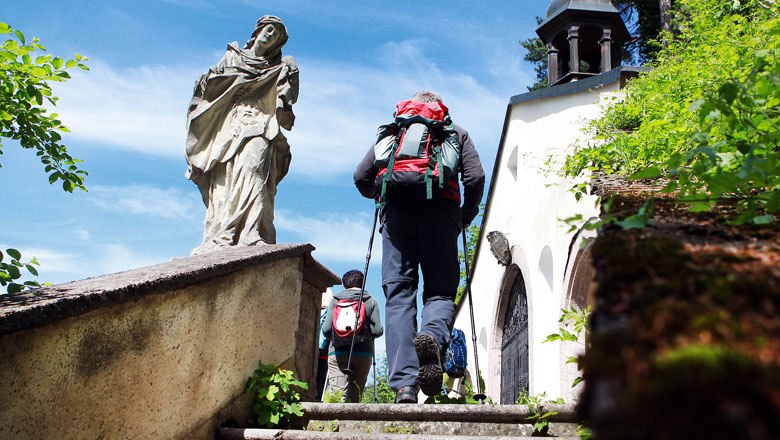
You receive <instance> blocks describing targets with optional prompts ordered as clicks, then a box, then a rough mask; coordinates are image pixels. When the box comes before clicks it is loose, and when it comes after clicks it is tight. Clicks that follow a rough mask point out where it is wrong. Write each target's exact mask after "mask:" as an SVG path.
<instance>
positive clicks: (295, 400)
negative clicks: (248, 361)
mask: <svg viewBox="0 0 780 440" xmlns="http://www.w3.org/2000/svg"><path fill="white" fill-rule="evenodd" d="M308 388H309V385H308V384H307V383H305V382H301V381H299V380H297V379H295V377H294V375H293V372H292V371H290V370H284V369H277V368H276V367H275V366H274V365H270V364H263V363H262V362H261V363H260V364H259V366H258V368H257V369H256V370H255V372H254V373H253V374H252V376H251V377H250V378H249V379H248V380H247V382H246V392H247V394H248V395H249V398H250V400H252V410H253V411H254V414H255V421H256V422H257V424H258V425H259V426H266V427H269V428H270V427H274V426H277V425H280V424H282V423H283V422H285V421H289V420H290V419H291V418H292V417H294V416H297V417H300V416H302V415H303V407H302V406H301V404H300V400H301V394H300V392H299V391H298V390H306V389H308Z"/></svg>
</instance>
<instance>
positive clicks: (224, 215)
mask: <svg viewBox="0 0 780 440" xmlns="http://www.w3.org/2000/svg"><path fill="white" fill-rule="evenodd" d="M285 42H287V29H286V28H285V26H284V24H282V21H281V20H280V19H279V18H277V17H273V16H265V17H263V18H261V19H260V20H259V21H258V22H257V26H256V27H255V30H254V32H252V37H251V38H250V39H249V41H247V43H246V45H245V46H244V48H243V49H239V47H238V44H237V43H236V42H233V43H230V44H229V45H228V46H227V52H226V53H225V56H223V57H222V59H221V60H220V61H219V63H218V64H217V65H216V66H215V67H212V68H210V69H209V71H208V72H206V73H205V74H204V75H203V76H201V77H200V79H199V80H198V82H197V83H196V85H195V91H194V92H193V96H192V101H191V102H190V106H189V110H188V114H187V146H186V156H187V165H188V169H187V173H186V174H185V176H186V177H187V178H188V179H190V180H192V181H193V182H194V183H195V184H196V185H197V186H198V189H199V190H200V193H201V196H202V197H203V203H205V204H206V208H207V211H206V219H205V220H204V232H203V243H202V244H201V245H200V246H198V247H197V248H195V249H194V250H193V251H192V254H193V255H194V254H201V253H205V252H209V251H212V250H216V249H218V248H221V247H225V246H236V245H240V246H252V245H258V244H264V243H269V244H270V243H276V229H275V228H274V225H273V220H274V198H275V196H276V186H277V185H278V184H279V182H280V181H281V180H282V178H283V177H284V176H285V175H286V174H287V171H288V169H289V167H290V160H291V158H292V155H291V154H290V145H289V144H288V143H287V138H286V137H285V136H284V134H282V132H281V130H280V129H279V127H282V128H284V129H286V130H290V129H292V126H293V123H294V121H295V115H294V114H293V111H292V105H293V104H295V102H296V101H297V100H298V67H297V66H296V64H295V60H294V59H293V58H292V57H290V56H287V57H284V59H282V50H281V49H282V46H283V45H284V43H285Z"/></svg>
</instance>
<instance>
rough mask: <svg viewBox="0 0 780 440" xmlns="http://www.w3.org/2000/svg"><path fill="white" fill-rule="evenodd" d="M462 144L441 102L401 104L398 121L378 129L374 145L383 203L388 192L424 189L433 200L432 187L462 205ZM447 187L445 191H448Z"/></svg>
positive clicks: (426, 194) (410, 101) (397, 107)
mask: <svg viewBox="0 0 780 440" xmlns="http://www.w3.org/2000/svg"><path fill="white" fill-rule="evenodd" d="M460 153H461V145H460V139H459V137H458V134H457V132H456V131H455V128H454V124H453V123H452V120H451V119H450V116H449V109H447V107H446V106H445V105H444V104H442V103H441V102H428V103H423V102H419V101H415V100H407V101H401V102H399V103H398V105H397V106H396V112H395V120H394V121H393V122H392V123H391V124H387V125H383V126H381V127H379V131H378V133H377V142H376V144H374V157H375V160H374V164H375V165H376V166H377V167H378V168H379V173H378V174H377V180H376V181H377V186H381V190H380V200H381V201H382V202H384V201H386V194H387V191H388V188H389V189H391V190H392V189H395V188H400V187H405V188H412V187H419V188H421V189H422V188H424V190H425V198H426V199H432V198H433V187H434V184H436V185H437V186H438V188H439V191H438V194H439V195H441V196H442V197H446V198H450V199H453V200H455V201H457V202H460V190H459V189H458V182H457V179H453V178H452V177H454V176H457V173H458V167H459V163H460ZM445 185H446V188H445Z"/></svg>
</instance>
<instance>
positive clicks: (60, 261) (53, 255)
mask: <svg viewBox="0 0 780 440" xmlns="http://www.w3.org/2000/svg"><path fill="white" fill-rule="evenodd" d="M5 248H6V246H3V249H5ZM19 251H20V252H21V253H22V261H25V262H26V261H29V260H30V259H31V258H33V257H35V258H36V259H37V260H38V262H39V263H40V264H41V265H40V266H39V267H37V269H38V270H39V271H41V272H44V271H45V272H64V273H69V274H80V273H82V272H83V270H84V266H83V265H82V264H81V262H80V261H79V260H80V256H79V254H78V253H75V252H67V251H61V250H54V249H49V248H43V247H22V248H20V249H19ZM43 281H46V279H44V280H43Z"/></svg>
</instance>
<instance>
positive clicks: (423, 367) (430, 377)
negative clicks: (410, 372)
mask: <svg viewBox="0 0 780 440" xmlns="http://www.w3.org/2000/svg"><path fill="white" fill-rule="evenodd" d="M414 351H416V352H417V360H418V361H419V362H420V371H419V373H418V375H417V383H418V385H419V386H420V389H421V390H422V392H423V393H425V394H426V395H428V396H436V395H439V394H441V380H442V368H441V350H440V349H439V346H438V345H437V344H436V341H434V340H433V336H431V335H430V334H429V333H420V334H419V335H417V337H416V338H414Z"/></svg>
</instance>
